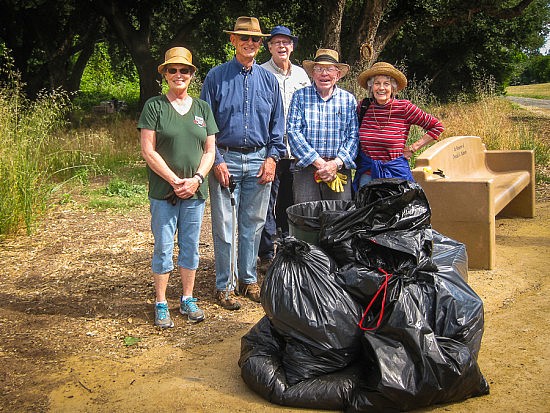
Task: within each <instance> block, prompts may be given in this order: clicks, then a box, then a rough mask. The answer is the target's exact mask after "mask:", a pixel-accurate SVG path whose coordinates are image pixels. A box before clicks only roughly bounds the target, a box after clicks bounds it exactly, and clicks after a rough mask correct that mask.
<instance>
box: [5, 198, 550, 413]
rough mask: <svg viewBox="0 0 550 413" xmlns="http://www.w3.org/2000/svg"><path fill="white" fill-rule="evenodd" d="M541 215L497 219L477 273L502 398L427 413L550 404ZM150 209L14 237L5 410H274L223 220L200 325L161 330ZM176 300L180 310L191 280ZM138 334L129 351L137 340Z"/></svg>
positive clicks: (70, 209) (64, 222) (545, 236)
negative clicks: (225, 287) (231, 268)
mask: <svg viewBox="0 0 550 413" xmlns="http://www.w3.org/2000/svg"><path fill="white" fill-rule="evenodd" d="M536 212H537V216H536V218H534V219H499V220H498V221H497V267H496V269H494V270H492V271H470V273H469V282H470V284H471V285H472V287H473V288H474V290H475V291H476V292H477V293H478V294H479V295H480V296H481V298H482V299H483V300H484V304H485V315H486V322H485V335H484V338H483V344H482V348H481V353H480V357H479V364H480V367H481V370H482V372H483V374H484V375H485V377H486V378H487V380H488V382H489V383H490V385H491V394H490V395H488V396H485V397H480V398H476V399H470V400H467V401H464V402H462V403H457V404H453V405H446V406H438V407H433V408H430V409H426V410H423V411H435V412H468V413H470V412H472V411H475V412H481V411H483V412H504V411H506V412H546V411H548V404H550V386H549V385H548V378H549V377H550V364H549V358H550V350H549V344H550V337H549V333H548V331H549V328H550V315H549V314H550V301H549V300H548V296H549V293H550V291H549V290H550V288H549V282H548V274H549V271H548V267H549V265H550V258H549V256H550V254H549V253H550V220H549V218H550V202H549V201H548V199H544V200H539V202H538V204H537V210H536ZM148 219H149V216H148V212H147V208H141V209H138V210H135V211H133V212H132V213H130V214H127V215H124V216H123V215H119V214H115V213H111V212H90V211H89V210H84V209H81V208H80V207H79V205H78V204H75V205H71V206H63V207H59V208H58V209H57V210H56V211H55V212H53V213H52V214H51V215H50V216H49V217H48V219H47V220H46V221H45V222H44V223H43V225H41V227H40V228H39V229H38V231H37V232H36V234H35V235H33V236H32V237H26V236H21V237H18V238H16V239H11V240H8V241H4V242H3V243H1V244H0V257H1V261H2V266H1V269H0V271H1V281H0V285H1V286H2V289H1V291H0V411H2V412H4V411H5V412H14V411H21V412H26V411H33V412H46V411H48V412H111V411H118V412H121V413H125V412H135V411H153V410H155V411H159V412H160V411H165V412H171V411H184V412H185V411H189V412H218V411H229V410H230V411H236V412H240V411H243V412H244V411H247V412H248V411H268V412H269V411H273V412H275V411H276V412H294V411H296V412H298V411H299V412H304V411H306V410H303V409H291V408H285V407H281V406H276V405H272V404H270V403H269V402H267V401H265V400H264V399H262V398H260V397H259V396H257V395H256V394H254V393H253V392H252V391H250V390H249V389H248V388H247V387H246V385H245V384H244V383H243V381H242V380H241V378H240V370H239V368H238V366H237V360H238V358H239V352H240V337H241V336H242V335H243V334H244V333H245V332H246V331H248V329H249V328H250V327H252V326H253V325H254V324H255V323H256V321H257V320H258V319H259V318H261V317H262V315H263V310H262V308H261V306H260V305H259V304H255V303H251V302H250V301H246V302H245V305H244V307H243V309H242V310H241V311H238V312H229V311H225V310H223V309H221V308H219V307H218V306H217V305H216V304H214V302H213V301H212V295H211V292H212V289H213V286H214V284H213V281H214V280H213V278H214V277H213V258H212V243H211V238H210V235H209V233H210V227H209V217H208V216H207V217H206V222H205V226H204V238H203V239H204V243H203V244H202V245H201V254H202V257H203V258H202V261H201V267H200V270H199V274H198V280H197V285H196V294H195V295H196V296H198V297H199V298H201V306H202V308H204V309H205V311H206V313H207V320H205V321H204V322H203V323H200V324H198V325H192V324H188V323H186V322H185V320H184V318H183V317H181V316H179V315H176V316H175V322H176V327H175V328H174V329H171V330H167V331H160V330H157V329H156V328H154V327H153V326H152V299H153V295H152V284H151V277H150V273H149V255H150V251H151V245H152V238H151V235H150V232H149V228H148V225H149V222H148ZM168 295H169V300H170V303H171V307H172V308H174V312H175V311H176V308H175V306H176V305H177V304H176V303H177V297H178V283H177V279H176V277H172V279H171V284H170V286H169V294H168ZM129 338H138V339H139V340H140V341H139V342H137V344H134V345H131V346H126V345H125V343H124V340H125V339H126V340H129Z"/></svg>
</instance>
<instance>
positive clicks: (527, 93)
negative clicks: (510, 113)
mask: <svg viewBox="0 0 550 413" xmlns="http://www.w3.org/2000/svg"><path fill="white" fill-rule="evenodd" d="M506 95H508V96H518V97H525V98H533V99H550V83H539V84H535V85H520V86H508V87H507V88H506Z"/></svg>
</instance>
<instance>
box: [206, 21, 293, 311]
mask: <svg viewBox="0 0 550 413" xmlns="http://www.w3.org/2000/svg"><path fill="white" fill-rule="evenodd" d="M225 32H226V33H229V34H230V40H231V43H232V44H233V46H234V47H235V57H234V58H233V59H232V60H231V61H229V62H227V63H224V64H222V65H220V66H217V67H215V68H213V69H212V70H210V72H208V74H207V76H206V78H205V80H204V84H203V87H202V91H201V99H203V100H205V101H207V102H208V103H209V104H210V106H211V108H212V112H213V113H214V117H215V119H216V123H217V125H218V128H219V130H220V132H218V133H217V134H216V145H217V149H216V160H215V161H214V167H213V169H212V170H213V173H210V176H209V189H210V205H211V219H212V236H213V239H214V255H215V259H216V292H215V295H216V299H217V301H218V303H219V304H220V305H221V306H222V307H223V308H226V309H228V310H238V309H239V308H240V303H239V302H238V301H237V299H236V298H235V295H234V289H235V285H234V283H233V281H232V274H231V255H232V254H231V252H232V250H231V249H232V248H236V249H237V253H236V257H237V262H236V266H235V268H236V272H237V276H238V284H239V288H238V289H239V291H238V292H239V293H240V295H242V296H244V297H248V298H250V299H251V300H253V301H256V302H259V301H260V287H259V286H258V280H257V274H256V257H257V255H258V247H259V243H260V235H261V232H262V229H263V226H264V224H265V217H266V212H267V206H268V203H269V193H270V190H271V183H272V182H273V179H274V178H275V168H276V165H277V162H278V161H279V159H280V157H281V156H283V154H284V152H285V145H284V143H283V135H284V128H285V125H284V111H283V104H282V99H281V94H280V92H279V84H278V82H277V79H276V78H275V76H273V74H271V73H269V72H268V71H267V70H265V69H264V68H262V67H260V66H259V65H257V64H256V61H255V57H256V55H257V53H258V51H259V50H260V46H261V41H262V38H263V37H267V36H268V35H267V34H263V33H262V31H261V28H260V23H259V21H258V19H256V18H254V17H239V18H238V19H237V22H236V23H235V28H234V30H233V31H228V30H225ZM230 176H232V177H233V179H234V181H235V184H236V186H235V189H234V198H235V203H236V205H235V208H236V209H237V228H236V231H237V234H238V240H237V245H232V235H233V231H234V230H235V229H233V228H232V206H231V196H230V191H229V189H228V188H229V182H230V181H229V178H230ZM233 264H235V263H233Z"/></svg>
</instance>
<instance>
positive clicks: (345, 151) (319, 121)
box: [287, 49, 359, 203]
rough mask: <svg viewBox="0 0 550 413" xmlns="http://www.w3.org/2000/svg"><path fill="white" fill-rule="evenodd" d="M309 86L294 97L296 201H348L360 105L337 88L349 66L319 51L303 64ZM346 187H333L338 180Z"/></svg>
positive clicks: (291, 129) (290, 129) (290, 128)
mask: <svg viewBox="0 0 550 413" xmlns="http://www.w3.org/2000/svg"><path fill="white" fill-rule="evenodd" d="M303 67H304V70H305V71H306V72H307V73H308V75H309V76H310V77H312V79H313V84H312V85H311V86H308V87H305V88H303V89H300V90H297V91H296V92H294V95H293V96H292V101H291V103H290V108H289V112H288V120H287V133H288V139H289V143H290V148H291V151H292V155H293V156H294V157H295V158H296V160H295V163H294V167H295V171H294V202H295V203H301V202H307V201H320V200H337V199H343V200H350V199H351V197H352V192H351V169H352V168H355V163H354V159H355V157H356V156H357V151H358V143H359V138H358V125H357V112H356V107H357V102H356V100H355V97H354V96H353V95H352V94H351V93H349V92H347V91H345V90H342V89H340V88H338V87H337V86H336V82H337V81H338V80H339V79H341V78H342V77H344V76H345V75H346V74H347V73H348V71H349V66H348V65H347V64H344V63H339V62H338V53H337V52H336V51H334V50H330V49H319V50H318V51H317V53H316V55H315V59H314V60H304V62H303ZM338 181H339V182H340V183H342V185H335V183H336V182H338Z"/></svg>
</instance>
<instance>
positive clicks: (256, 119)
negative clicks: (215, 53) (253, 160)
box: [200, 58, 286, 165]
mask: <svg viewBox="0 0 550 413" xmlns="http://www.w3.org/2000/svg"><path fill="white" fill-rule="evenodd" d="M200 97H201V99H203V100H205V101H206V102H208V103H209V104H210V107H211V108H212V112H213V113H214V118H215V119H216V124H217V125H218V128H219V130H220V131H219V132H218V133H217V134H216V144H217V145H219V146H229V147H239V148H252V147H264V146H266V147H267V156H271V155H277V156H279V157H283V156H284V154H285V151H286V148H285V145H284V143H283V135H284V132H285V118H284V110H283V102H282V98H281V93H280V92H279V82H277V79H276V78H275V76H273V74H272V73H269V72H268V71H267V70H265V69H264V68H263V67H261V66H260V65H257V64H256V63H255V62H254V64H253V65H252V67H251V68H250V69H249V70H244V69H243V66H242V65H241V64H240V63H239V62H238V60H237V59H236V58H233V60H231V61H229V62H227V63H224V64H222V65H219V66H216V67H214V68H213V69H211V70H210V71H209V72H208V74H207V75H206V79H204V83H203V85H202V90H201V96H200ZM221 162H223V158H222V156H221V155H220V153H219V152H218V151H217V150H216V160H215V162H214V164H215V165H217V164H219V163H221Z"/></svg>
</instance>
